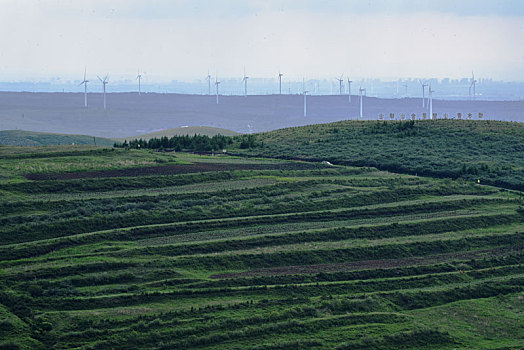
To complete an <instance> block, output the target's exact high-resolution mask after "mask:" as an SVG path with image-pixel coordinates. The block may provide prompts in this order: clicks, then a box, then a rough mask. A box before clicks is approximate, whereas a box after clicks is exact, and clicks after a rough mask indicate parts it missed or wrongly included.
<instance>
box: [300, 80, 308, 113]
mask: <svg viewBox="0 0 524 350" xmlns="http://www.w3.org/2000/svg"><path fill="white" fill-rule="evenodd" d="M302 89H303V90H304V117H305V116H306V115H307V102H306V97H307V94H308V92H309V91H307V90H306V83H305V82H304V79H302Z"/></svg>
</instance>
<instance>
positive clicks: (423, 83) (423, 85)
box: [419, 80, 428, 108]
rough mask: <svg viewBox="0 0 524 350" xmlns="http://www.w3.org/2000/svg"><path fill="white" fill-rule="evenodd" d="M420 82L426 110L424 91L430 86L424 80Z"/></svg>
mask: <svg viewBox="0 0 524 350" xmlns="http://www.w3.org/2000/svg"><path fill="white" fill-rule="evenodd" d="M419 81H420V86H422V108H424V99H425V97H424V91H425V87H426V86H428V84H427V83H426V82H422V80H419Z"/></svg>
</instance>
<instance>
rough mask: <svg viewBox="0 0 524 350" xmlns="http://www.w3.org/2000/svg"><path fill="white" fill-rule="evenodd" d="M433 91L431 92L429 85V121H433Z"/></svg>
mask: <svg viewBox="0 0 524 350" xmlns="http://www.w3.org/2000/svg"><path fill="white" fill-rule="evenodd" d="M434 92H435V91H433V90H431V83H430V84H429V91H428V94H429V119H433V93H434Z"/></svg>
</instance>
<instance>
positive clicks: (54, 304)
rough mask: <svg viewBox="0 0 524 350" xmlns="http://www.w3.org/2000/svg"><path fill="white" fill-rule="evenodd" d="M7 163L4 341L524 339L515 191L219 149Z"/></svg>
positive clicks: (0, 296) (59, 154)
mask: <svg viewBox="0 0 524 350" xmlns="http://www.w3.org/2000/svg"><path fill="white" fill-rule="evenodd" d="M0 154H1V155H2V158H1V159H0V169H2V171H3V173H4V175H3V176H0V198H1V199H0V214H1V215H0V242H1V246H0V257H1V262H0V288H1V292H0V339H1V340H0V344H2V345H1V346H0V348H2V347H3V348H17V347H18V348H28V349H29V348H31V349H38V348H42V349H47V348H55V349H75V348H78V349H112V348H114V349H306V348H308V349H309V348H311V349H437V348H438V349H471V348H475V349H482V348H484V349H518V348H522V347H524V327H523V325H524V322H523V321H524V293H523V291H524V288H523V285H524V266H523V262H524V249H523V248H524V234H523V233H524V209H523V208H522V205H523V201H522V194H521V193H520V192H518V191H507V190H501V189H498V188H494V187H489V186H484V185H479V184H477V183H475V182H473V181H468V182H465V181H462V180H449V179H431V178H424V177H417V176H413V175H400V174H395V173H390V172H385V171H379V170H377V169H375V168H370V167H350V166H331V165H329V164H324V163H322V162H298V161H289V160H272V159H264V158H235V157H228V156H224V155H220V156H198V155H192V154H184V153H176V154H175V153H158V152H154V151H151V150H141V151H138V150H123V149H122V150H112V151H109V150H106V151H104V150H100V149H93V148H89V149H78V148H71V147H69V148H49V149H39V150H38V152H35V150H32V149H23V148H0ZM21 164H22V165H21ZM42 164H45V167H44V168H43V169H40V168H39V166H40V167H41V165H42ZM151 167H157V168H155V169H151ZM29 170H30V171H29Z"/></svg>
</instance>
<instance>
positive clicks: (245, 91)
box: [242, 67, 249, 97]
mask: <svg viewBox="0 0 524 350" xmlns="http://www.w3.org/2000/svg"><path fill="white" fill-rule="evenodd" d="M248 79H249V77H247V76H246V68H245V67H244V78H242V82H243V83H244V97H247V80H248Z"/></svg>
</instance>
